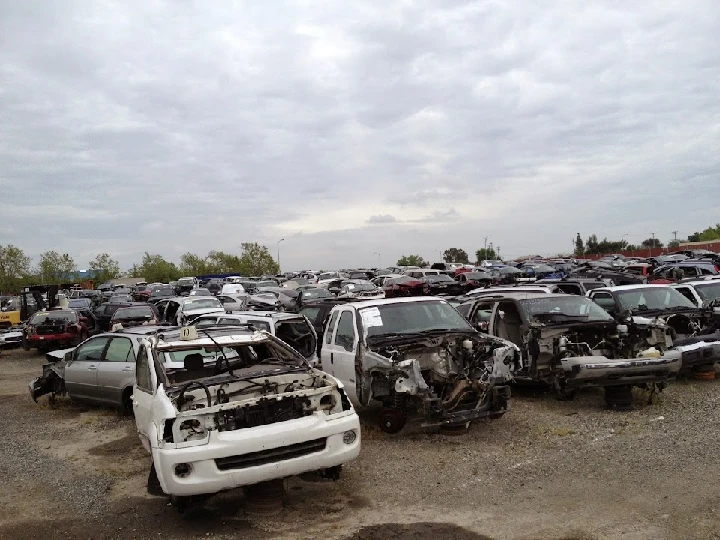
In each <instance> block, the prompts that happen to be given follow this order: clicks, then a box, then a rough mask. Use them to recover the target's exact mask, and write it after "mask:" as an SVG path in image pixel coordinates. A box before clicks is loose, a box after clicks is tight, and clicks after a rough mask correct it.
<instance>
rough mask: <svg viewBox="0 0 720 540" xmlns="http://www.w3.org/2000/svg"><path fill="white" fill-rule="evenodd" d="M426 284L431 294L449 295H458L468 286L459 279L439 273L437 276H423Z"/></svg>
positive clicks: (428, 292)
mask: <svg viewBox="0 0 720 540" xmlns="http://www.w3.org/2000/svg"><path fill="white" fill-rule="evenodd" d="M422 281H423V282H424V283H425V285H426V290H427V294H431V295H434V296H435V295H449V296H457V295H459V294H463V293H464V292H465V291H466V288H465V287H464V286H463V285H462V284H461V283H460V282H458V281H455V280H454V279H453V278H451V277H450V276H448V275H447V274H438V275H436V276H432V275H427V276H424V277H423V278H422Z"/></svg>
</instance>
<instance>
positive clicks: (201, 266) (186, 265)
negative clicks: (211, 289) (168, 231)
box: [178, 252, 215, 276]
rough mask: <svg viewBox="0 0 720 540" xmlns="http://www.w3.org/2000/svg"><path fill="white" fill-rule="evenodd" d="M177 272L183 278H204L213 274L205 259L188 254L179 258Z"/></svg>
mask: <svg viewBox="0 0 720 540" xmlns="http://www.w3.org/2000/svg"><path fill="white" fill-rule="evenodd" d="M178 271H179V272H180V273H181V274H182V275H183V276H204V275H206V274H213V273H215V271H214V270H213V269H212V268H211V267H210V263H209V262H208V260H207V258H203V257H200V256H199V255H195V254H194V253H189V252H188V253H185V254H183V255H182V257H180V267H179V269H178Z"/></svg>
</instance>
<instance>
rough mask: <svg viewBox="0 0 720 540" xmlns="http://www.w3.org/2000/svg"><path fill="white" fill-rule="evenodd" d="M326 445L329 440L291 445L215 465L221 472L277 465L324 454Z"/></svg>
mask: <svg viewBox="0 0 720 540" xmlns="http://www.w3.org/2000/svg"><path fill="white" fill-rule="evenodd" d="M326 444H327V439H315V440H312V441H305V442H301V443H297V444H291V445H289V446H280V447H279V448H271V449H270V450H262V451H260V452H251V453H249V454H243V455H241V456H229V457H224V458H218V459H216V460H215V465H216V466H217V468H218V469H220V470H221V471H228V470H230V469H247V468H248V467H258V466H260V465H267V464H268V463H277V462H278V461H285V460H288V459H293V458H297V457H302V456H307V455H309V454H314V453H315V452H322V451H323V450H325V445H326Z"/></svg>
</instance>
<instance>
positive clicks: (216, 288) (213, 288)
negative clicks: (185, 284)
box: [188, 279, 225, 295]
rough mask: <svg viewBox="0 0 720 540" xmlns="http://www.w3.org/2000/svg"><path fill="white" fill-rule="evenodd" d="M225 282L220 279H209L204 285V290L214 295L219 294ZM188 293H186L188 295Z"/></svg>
mask: <svg viewBox="0 0 720 540" xmlns="http://www.w3.org/2000/svg"><path fill="white" fill-rule="evenodd" d="M224 284H225V282H224V281H223V280H222V279H209V280H208V282H207V283H206V284H205V288H206V289H207V290H208V291H210V292H211V293H212V294H214V295H218V294H220V291H222V288H223V285H224ZM189 292H190V291H188V293H189Z"/></svg>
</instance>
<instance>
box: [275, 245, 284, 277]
mask: <svg viewBox="0 0 720 540" xmlns="http://www.w3.org/2000/svg"><path fill="white" fill-rule="evenodd" d="M284 241H285V239H284V238H281V239H280V240H278V242H277V265H278V274H279V273H280V242H284Z"/></svg>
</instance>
